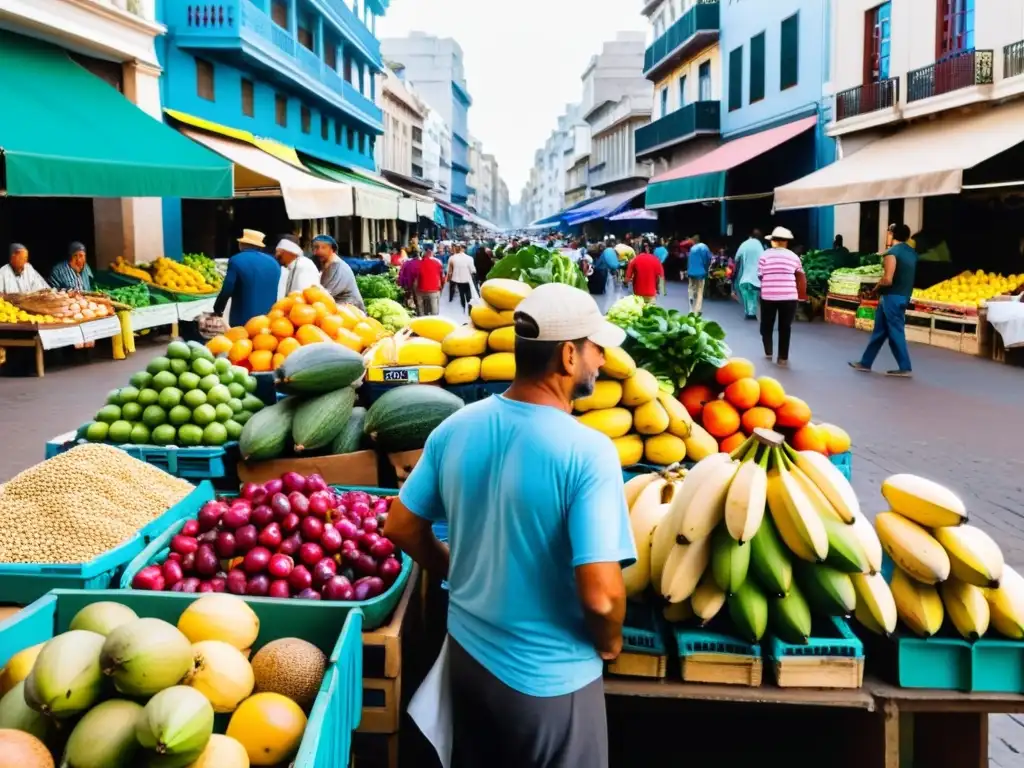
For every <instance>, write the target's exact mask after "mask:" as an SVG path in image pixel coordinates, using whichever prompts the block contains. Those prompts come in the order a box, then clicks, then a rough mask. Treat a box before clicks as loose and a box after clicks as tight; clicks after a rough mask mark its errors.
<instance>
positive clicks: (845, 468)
mask: <svg viewBox="0 0 1024 768" xmlns="http://www.w3.org/2000/svg"><path fill="white" fill-rule="evenodd" d="M828 459H829V461H831V462H832V463H833V464H835V465H836V466H837V467H838V468H839V471H840V472H842V473H843V475H845V476H846V479H847V480H852V479H853V454H852V453H851V452H850V451H846V452H845V453H836V454H833V455H832V456H829V457H828Z"/></svg>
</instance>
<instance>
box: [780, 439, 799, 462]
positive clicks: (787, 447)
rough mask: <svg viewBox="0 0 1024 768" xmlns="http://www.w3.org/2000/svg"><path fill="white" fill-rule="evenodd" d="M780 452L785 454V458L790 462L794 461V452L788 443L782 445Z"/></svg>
mask: <svg viewBox="0 0 1024 768" xmlns="http://www.w3.org/2000/svg"><path fill="white" fill-rule="evenodd" d="M782 450H783V451H784V452H785V454H786V457H787V458H788V459H790V460H791V461H792V460H795V459H796V450H795V449H794V448H793V446H791V445H790V444H789V443H783V444H782Z"/></svg>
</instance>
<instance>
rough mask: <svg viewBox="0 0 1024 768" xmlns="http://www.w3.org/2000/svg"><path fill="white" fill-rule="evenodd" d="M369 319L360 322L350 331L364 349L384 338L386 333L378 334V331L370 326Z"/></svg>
mask: <svg viewBox="0 0 1024 768" xmlns="http://www.w3.org/2000/svg"><path fill="white" fill-rule="evenodd" d="M369 320H370V318H366V319H365V320H360V321H359V322H358V323H357V324H356V327H355V328H353V329H352V332H353V333H354V334H355V335H356V336H358V337H359V340H360V341H361V342H363V346H364V347H369V346H370V345H371V344H375V343H376V342H377V341H378V340H379V339H380V338H382V337H383V336H386V335H387V333H386V332H384V333H382V332H380V331H379V330H378V329H376V328H374V327H373V326H372V325H370V322H369Z"/></svg>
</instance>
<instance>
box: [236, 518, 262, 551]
mask: <svg viewBox="0 0 1024 768" xmlns="http://www.w3.org/2000/svg"><path fill="white" fill-rule="evenodd" d="M259 536H260V535H259V532H258V531H257V530H256V526H255V525H245V526H242V527H241V528H239V529H238V530H237V531H235V551H236V552H238V554H244V553H246V552H248V551H249V550H250V549H252V548H253V547H255V546H256V543H257V541H258V540H259Z"/></svg>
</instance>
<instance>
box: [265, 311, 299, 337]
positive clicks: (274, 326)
mask: <svg viewBox="0 0 1024 768" xmlns="http://www.w3.org/2000/svg"><path fill="white" fill-rule="evenodd" d="M270 332H271V333H272V334H274V335H275V336H277V338H279V339H287V338H288V337H289V336H292V335H294V333H295V326H294V325H292V321H291V320H289V319H288V318H287V317H283V316H282V317H279V318H277V319H276V320H274V321H273V322H272V323H271V324H270Z"/></svg>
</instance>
